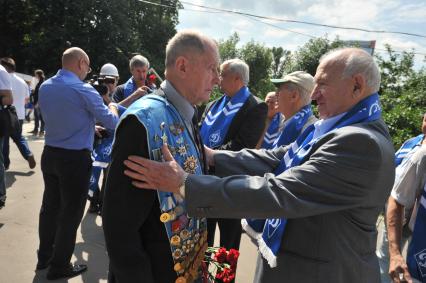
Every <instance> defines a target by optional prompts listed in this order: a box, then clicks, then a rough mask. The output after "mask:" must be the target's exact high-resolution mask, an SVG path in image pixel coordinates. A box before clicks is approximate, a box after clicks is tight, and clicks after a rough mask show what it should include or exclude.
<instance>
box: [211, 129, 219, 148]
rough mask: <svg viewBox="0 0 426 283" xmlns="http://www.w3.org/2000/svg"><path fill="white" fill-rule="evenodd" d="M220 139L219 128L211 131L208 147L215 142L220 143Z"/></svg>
mask: <svg viewBox="0 0 426 283" xmlns="http://www.w3.org/2000/svg"><path fill="white" fill-rule="evenodd" d="M220 140H221V136H220V130H217V131H216V132H214V133H212V134H211V135H210V136H209V143H210V147H214V146H216V145H217V144H219V143H220Z"/></svg>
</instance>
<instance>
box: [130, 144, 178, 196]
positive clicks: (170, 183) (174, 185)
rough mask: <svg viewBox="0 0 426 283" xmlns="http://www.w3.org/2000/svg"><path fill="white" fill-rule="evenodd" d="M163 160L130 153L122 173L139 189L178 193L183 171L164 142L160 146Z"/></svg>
mask: <svg viewBox="0 0 426 283" xmlns="http://www.w3.org/2000/svg"><path fill="white" fill-rule="evenodd" d="M161 151H162V153H163V158H164V162H158V161H154V160H149V159H146V158H143V157H140V156H135V155H131V156H129V157H128V159H127V160H125V161H124V165H125V166H126V167H127V169H126V170H124V174H125V175H127V176H128V177H130V178H131V179H133V181H132V184H133V185H134V186H135V187H137V188H140V189H151V190H160V191H165V192H173V193H178V191H179V186H180V185H181V184H182V183H183V180H184V175H185V171H184V170H183V169H182V167H180V165H179V164H178V163H177V162H176V160H175V159H174V158H173V156H172V154H171V153H170V151H169V148H168V147H167V144H164V145H163V146H162V148H161Z"/></svg>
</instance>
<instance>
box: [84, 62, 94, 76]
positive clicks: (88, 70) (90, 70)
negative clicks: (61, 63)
mask: <svg viewBox="0 0 426 283" xmlns="http://www.w3.org/2000/svg"><path fill="white" fill-rule="evenodd" d="M83 62H84V63H86V65H87V68H88V69H87V73H88V74H90V73H91V72H92V68H90V65H89V62H87V61H86V60H83Z"/></svg>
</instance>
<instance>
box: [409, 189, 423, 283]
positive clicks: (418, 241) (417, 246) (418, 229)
mask: <svg viewBox="0 0 426 283" xmlns="http://www.w3.org/2000/svg"><path fill="white" fill-rule="evenodd" d="M418 204H419V208H418V210H417V216H416V223H415V225H414V231H413V237H412V238H411V242H410V244H409V246H408V252H407V265H408V270H409V271H410V275H411V276H412V277H414V278H416V279H417V280H419V281H420V282H422V283H426V186H425V187H424V188H423V192H422V195H421V197H420V201H419V203H418Z"/></svg>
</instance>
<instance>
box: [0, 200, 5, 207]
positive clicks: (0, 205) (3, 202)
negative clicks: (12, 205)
mask: <svg viewBox="0 0 426 283" xmlns="http://www.w3.org/2000/svg"><path fill="white" fill-rule="evenodd" d="M5 205H6V201H5V200H2V199H0V209H2V208H3V207H4V206H5Z"/></svg>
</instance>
